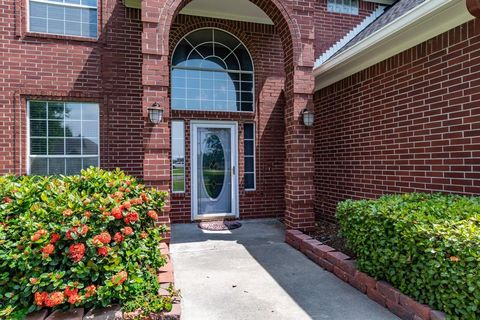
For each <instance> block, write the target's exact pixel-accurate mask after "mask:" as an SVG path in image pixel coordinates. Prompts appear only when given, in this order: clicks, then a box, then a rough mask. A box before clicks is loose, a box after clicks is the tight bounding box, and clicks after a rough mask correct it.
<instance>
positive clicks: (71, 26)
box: [65, 21, 82, 36]
mask: <svg viewBox="0 0 480 320" xmlns="http://www.w3.org/2000/svg"><path fill="white" fill-rule="evenodd" d="M65 33H66V34H69V35H72V36H81V35H82V24H81V23H79V22H70V21H66V22H65Z"/></svg>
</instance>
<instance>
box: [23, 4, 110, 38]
mask: <svg viewBox="0 0 480 320" xmlns="http://www.w3.org/2000/svg"><path fill="white" fill-rule="evenodd" d="M31 2H37V3H45V4H51V5H56V6H63V7H69V8H79V9H95V10H97V22H96V27H97V34H96V36H95V37H88V36H82V35H73V34H65V33H63V34H61V33H51V32H40V31H32V30H31V29H30V3H31ZM99 2H100V0H97V6H96V7H92V6H87V5H84V4H75V3H65V2H64V3H62V2H56V1H49V0H27V10H26V11H27V30H28V32H31V33H36V34H45V35H55V36H63V37H78V38H84V39H98V37H99V31H98V25H99V21H98V20H99V19H98V14H99V9H98V4H99ZM46 20H47V21H48V19H46ZM64 31H65V28H64Z"/></svg>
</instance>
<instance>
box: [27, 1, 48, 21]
mask: <svg viewBox="0 0 480 320" xmlns="http://www.w3.org/2000/svg"><path fill="white" fill-rule="evenodd" d="M30 17H37V18H43V19H46V18H47V4H46V3H37V2H32V3H31V4H30Z"/></svg>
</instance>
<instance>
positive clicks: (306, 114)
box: [302, 109, 315, 127]
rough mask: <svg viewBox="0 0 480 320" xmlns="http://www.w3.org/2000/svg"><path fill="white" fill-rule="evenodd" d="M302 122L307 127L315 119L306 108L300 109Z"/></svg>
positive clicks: (311, 124)
mask: <svg viewBox="0 0 480 320" xmlns="http://www.w3.org/2000/svg"><path fill="white" fill-rule="evenodd" d="M302 118H303V124H304V125H305V126H307V127H311V126H313V120H314V119H315V114H314V113H313V112H312V111H309V110H308V109H304V110H303V111H302Z"/></svg>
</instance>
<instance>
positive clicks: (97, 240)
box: [93, 231, 112, 247]
mask: <svg viewBox="0 0 480 320" xmlns="http://www.w3.org/2000/svg"><path fill="white" fill-rule="evenodd" d="M110 241H112V237H111V236H110V234H109V233H108V232H106V231H104V232H102V233H100V234H98V235H96V236H95V237H93V244H94V245H95V246H97V247H100V246H102V245H104V244H108V243H110Z"/></svg>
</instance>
